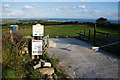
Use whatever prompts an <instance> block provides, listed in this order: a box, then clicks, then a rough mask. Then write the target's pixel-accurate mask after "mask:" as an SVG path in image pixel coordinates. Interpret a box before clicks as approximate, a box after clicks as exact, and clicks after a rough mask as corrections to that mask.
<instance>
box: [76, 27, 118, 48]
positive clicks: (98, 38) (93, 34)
mask: <svg viewBox="0 0 120 80" xmlns="http://www.w3.org/2000/svg"><path fill="white" fill-rule="evenodd" d="M77 34H78V35H79V36H78V38H80V39H82V40H84V41H87V42H89V43H92V44H93V45H97V46H101V45H104V44H109V43H112V42H113V41H115V39H116V41H118V40H120V36H112V35H109V34H108V33H106V32H101V31H98V30H96V25H95V26H94V29H93V30H90V29H89V30H79V31H78V30H77Z"/></svg>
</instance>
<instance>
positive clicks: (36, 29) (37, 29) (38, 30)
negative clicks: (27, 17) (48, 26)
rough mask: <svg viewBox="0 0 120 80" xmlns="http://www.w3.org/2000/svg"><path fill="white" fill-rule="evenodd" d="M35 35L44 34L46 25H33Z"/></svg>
mask: <svg viewBox="0 0 120 80" xmlns="http://www.w3.org/2000/svg"><path fill="white" fill-rule="evenodd" d="M32 29H33V36H44V26H43V25H40V24H37V25H33V28H32Z"/></svg>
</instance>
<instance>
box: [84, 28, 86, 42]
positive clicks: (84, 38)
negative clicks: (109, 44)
mask: <svg viewBox="0 0 120 80" xmlns="http://www.w3.org/2000/svg"><path fill="white" fill-rule="evenodd" d="M85 37H86V36H85V30H84V40H85Z"/></svg>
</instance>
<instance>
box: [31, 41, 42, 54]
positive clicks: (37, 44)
mask: <svg viewBox="0 0 120 80" xmlns="http://www.w3.org/2000/svg"><path fill="white" fill-rule="evenodd" d="M32 55H42V40H32Z"/></svg>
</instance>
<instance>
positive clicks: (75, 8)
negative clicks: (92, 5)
mask: <svg viewBox="0 0 120 80" xmlns="http://www.w3.org/2000/svg"><path fill="white" fill-rule="evenodd" d="M61 8H62V9H72V10H77V9H86V6H85V5H81V6H73V7H69V6H62V7H61Z"/></svg>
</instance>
